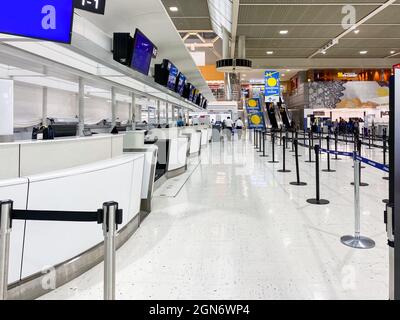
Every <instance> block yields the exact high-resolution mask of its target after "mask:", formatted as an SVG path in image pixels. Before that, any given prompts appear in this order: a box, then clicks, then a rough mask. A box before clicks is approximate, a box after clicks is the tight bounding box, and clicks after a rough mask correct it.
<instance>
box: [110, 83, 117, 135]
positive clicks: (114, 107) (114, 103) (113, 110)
mask: <svg viewBox="0 0 400 320" xmlns="http://www.w3.org/2000/svg"><path fill="white" fill-rule="evenodd" d="M116 125H117V94H116V92H115V88H114V87H112V88H111V127H112V128H114V127H115V126H116Z"/></svg>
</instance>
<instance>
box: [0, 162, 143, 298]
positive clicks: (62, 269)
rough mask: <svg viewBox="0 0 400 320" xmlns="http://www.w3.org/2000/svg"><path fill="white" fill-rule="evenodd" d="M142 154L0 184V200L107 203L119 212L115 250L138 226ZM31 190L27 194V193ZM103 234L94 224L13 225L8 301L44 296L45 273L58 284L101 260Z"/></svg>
mask: <svg viewBox="0 0 400 320" xmlns="http://www.w3.org/2000/svg"><path fill="white" fill-rule="evenodd" d="M143 168H144V155H139V154H135V155H131V154H130V155H123V156H120V157H116V158H114V159H109V160H104V161H100V162H95V163H91V164H88V165H84V166H78V167H74V168H70V169H65V170H60V171H54V172H49V173H45V174H39V175H29V176H26V177H24V178H19V179H8V180H1V181H0V199H2V200H6V199H11V200H13V201H14V208H16V209H28V210H38V211H40V210H52V211H96V210H97V209H100V208H102V204H103V203H104V202H108V201H116V202H118V204H119V208H120V209H122V210H123V224H122V225H121V226H120V229H119V233H118V237H117V246H118V247H119V246H121V245H122V244H123V243H124V242H125V241H127V240H128V239H129V237H130V236H131V235H132V234H133V232H134V231H135V230H136V229H137V228H138V226H139V210H140V201H141V192H142V181H143ZM28 190H29V192H28ZM102 241H103V231H102V227H101V225H98V224H96V223H79V222H78V223H77V222H56V221H18V220H16V221H14V222H13V228H12V232H11V241H10V244H11V246H10V268H9V270H10V273H9V283H13V285H12V286H11V289H10V291H9V298H10V299H21V298H23V299H32V298H36V297H38V296H40V295H42V294H44V293H46V290H45V289H44V288H43V286H42V281H43V277H44V276H45V275H46V272H45V271H44V268H45V266H46V270H47V271H48V270H49V268H53V267H54V270H55V271H56V279H57V283H56V285H57V286H60V285H63V284H64V283H66V282H68V281H70V280H72V279H73V278H75V277H76V276H78V275H80V274H82V273H83V272H85V271H87V270H88V269H89V268H91V267H93V266H94V265H96V264H97V263H99V262H101V261H102V259H103V250H102Z"/></svg>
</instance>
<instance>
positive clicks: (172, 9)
mask: <svg viewBox="0 0 400 320" xmlns="http://www.w3.org/2000/svg"><path fill="white" fill-rule="evenodd" d="M169 11H171V12H178V11H179V9H178V7H169Z"/></svg>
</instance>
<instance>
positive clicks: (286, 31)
mask: <svg viewBox="0 0 400 320" xmlns="http://www.w3.org/2000/svg"><path fill="white" fill-rule="evenodd" d="M288 32H289V31H288V30H281V31H279V33H280V34H288Z"/></svg>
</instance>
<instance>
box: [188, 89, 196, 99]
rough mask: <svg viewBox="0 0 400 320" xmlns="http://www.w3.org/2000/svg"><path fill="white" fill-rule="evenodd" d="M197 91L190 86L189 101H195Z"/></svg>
mask: <svg viewBox="0 0 400 320" xmlns="http://www.w3.org/2000/svg"><path fill="white" fill-rule="evenodd" d="M195 91H196V88H195V87H193V86H192V85H191V86H190V94H189V101H193V98H194V93H195Z"/></svg>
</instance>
